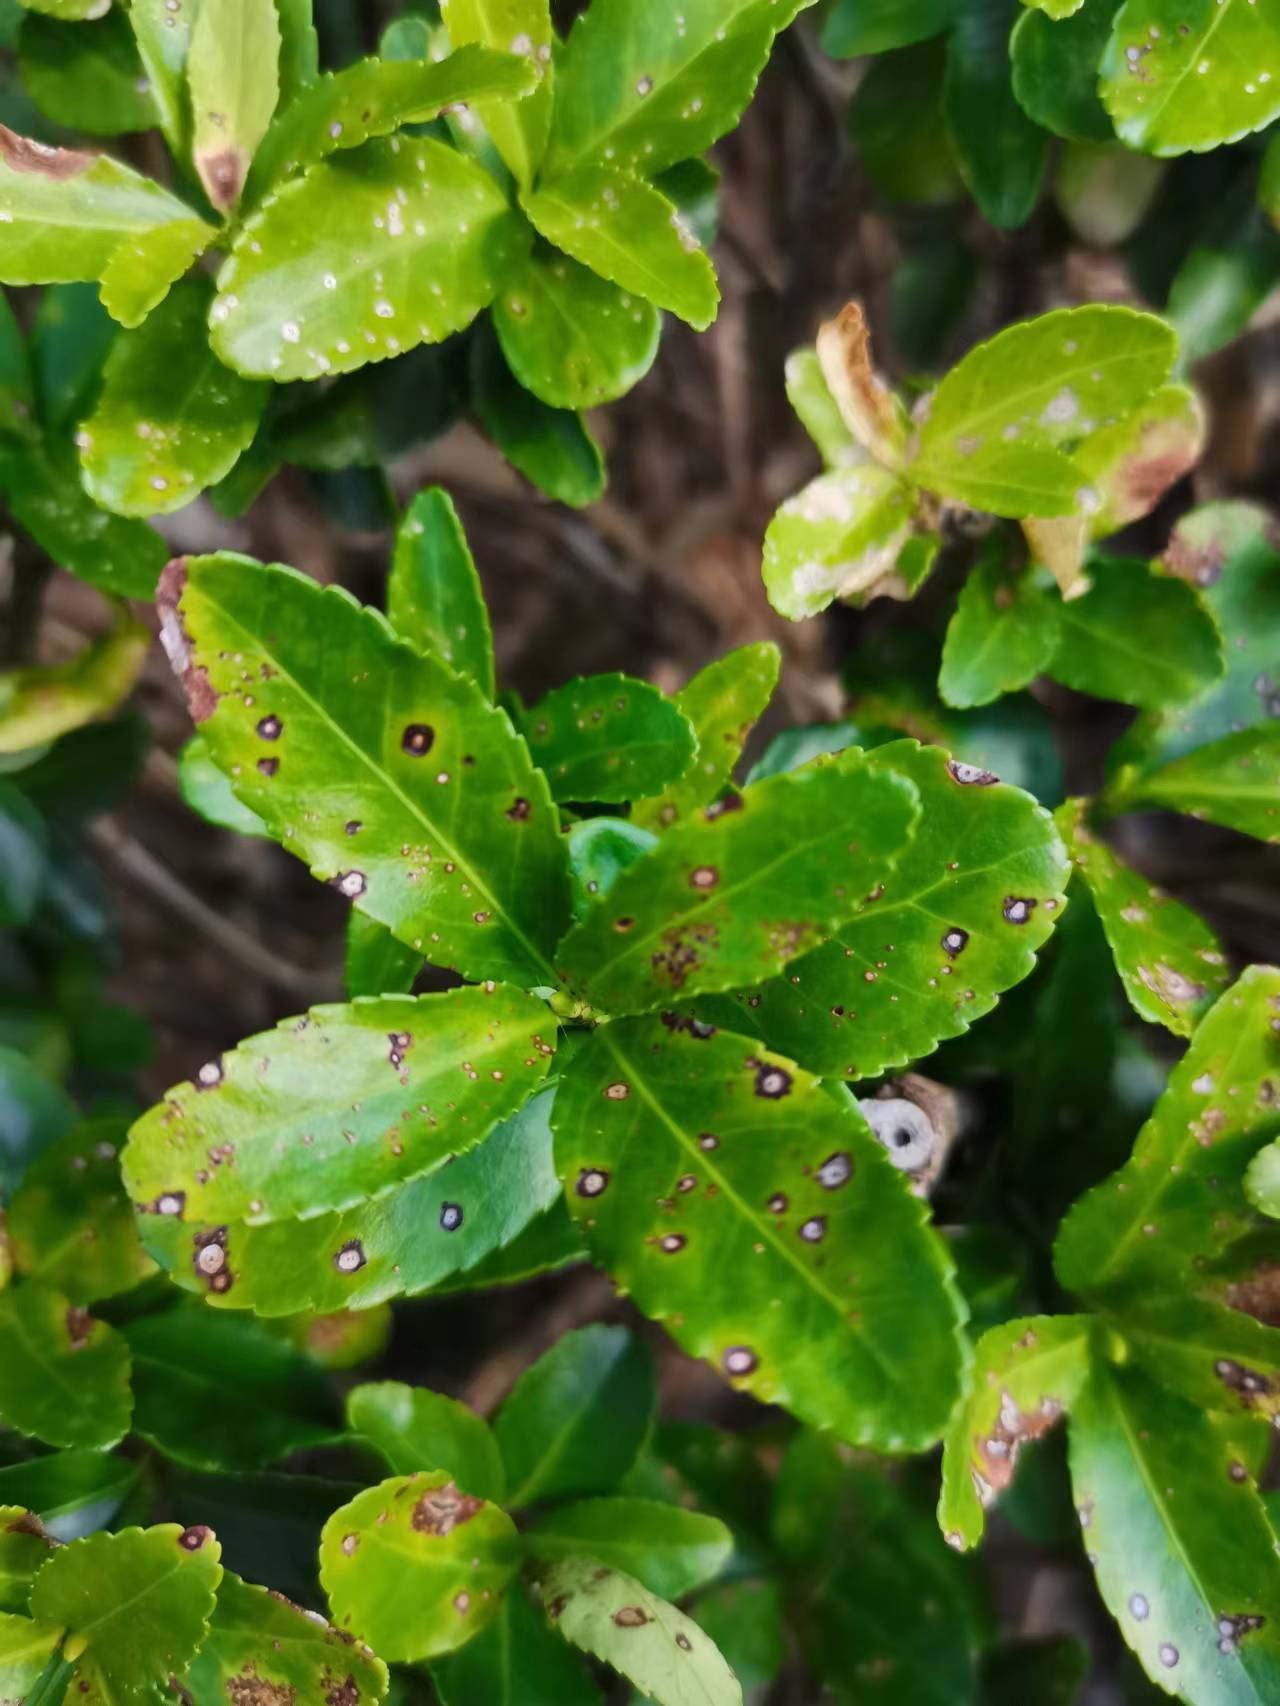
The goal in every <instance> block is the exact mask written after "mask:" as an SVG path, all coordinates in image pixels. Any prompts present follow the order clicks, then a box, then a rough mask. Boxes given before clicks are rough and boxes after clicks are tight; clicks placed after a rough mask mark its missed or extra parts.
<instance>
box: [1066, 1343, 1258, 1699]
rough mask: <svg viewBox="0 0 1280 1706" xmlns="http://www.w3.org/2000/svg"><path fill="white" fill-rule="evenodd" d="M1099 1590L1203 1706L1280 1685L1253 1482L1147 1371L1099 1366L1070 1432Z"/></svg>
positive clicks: (1155, 1662)
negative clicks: (1236, 1470)
mask: <svg viewBox="0 0 1280 1706" xmlns="http://www.w3.org/2000/svg"><path fill="white" fill-rule="evenodd" d="M1070 1453H1071V1482H1072V1489H1073V1493H1074V1498H1075V1503H1076V1507H1077V1509H1079V1510H1080V1511H1081V1512H1082V1513H1083V1515H1082V1521H1085V1522H1087V1530H1086V1534H1085V1544H1086V1545H1087V1547H1088V1549H1089V1553H1090V1556H1091V1559H1092V1561H1093V1567H1094V1574H1095V1575H1096V1577H1097V1581H1098V1588H1099V1591H1100V1592H1101V1594H1102V1598H1103V1600H1104V1602H1105V1603H1106V1606H1107V1609H1108V1611H1110V1613H1111V1615H1112V1616H1113V1617H1114V1618H1115V1619H1116V1621H1117V1622H1118V1623H1119V1625H1120V1631H1121V1634H1122V1635H1123V1636H1124V1638H1125V1640H1126V1641H1127V1642H1128V1644H1129V1646H1130V1647H1131V1648H1132V1649H1133V1651H1134V1652H1135V1653H1136V1654H1137V1655H1138V1658H1139V1659H1140V1660H1141V1661H1142V1665H1143V1668H1144V1669H1145V1670H1146V1672H1147V1674H1148V1676H1150V1677H1151V1678H1152V1680H1153V1681H1154V1682H1156V1683H1157V1684H1158V1685H1159V1686H1160V1687H1162V1688H1164V1689H1166V1690H1173V1689H1176V1690H1177V1692H1178V1693H1179V1694H1180V1695H1182V1696H1183V1697H1184V1698H1185V1699H1188V1700H1194V1701H1196V1702H1197V1706H1236V1703H1237V1702H1238V1703H1241V1706H1243V1703H1245V1702H1250V1703H1256V1706H1261V1703H1262V1702H1264V1701H1266V1700H1269V1699H1270V1698H1271V1697H1272V1695H1273V1694H1274V1693H1275V1691H1276V1688H1277V1687H1280V1631H1277V1628H1276V1619H1275V1615H1274V1607H1275V1606H1276V1604H1277V1603H1280V1558H1277V1556H1276V1549H1275V1539H1274V1535H1273V1534H1272V1531H1271V1528H1270V1525H1269V1523H1268V1521H1267V1517H1266V1512H1265V1510H1264V1509H1263V1506H1262V1503H1261V1500H1260V1499H1259V1497H1258V1494H1257V1491H1256V1490H1255V1488H1254V1487H1253V1485H1252V1483H1251V1482H1250V1481H1249V1480H1248V1479H1247V1478H1246V1479H1245V1480H1239V1479H1237V1478H1235V1477H1234V1476H1233V1475H1232V1473H1231V1465H1232V1461H1233V1459H1234V1456H1235V1453H1234V1450H1233V1448H1232V1446H1231V1444H1230V1443H1229V1441H1228V1440H1227V1439H1226V1438H1225V1437H1224V1436H1223V1435H1222V1434H1221V1433H1220V1432H1219V1431H1218V1430H1217V1429H1216V1428H1215V1427H1214V1426H1213V1424H1212V1423H1211V1421H1210V1420H1209V1418H1208V1417H1206V1416H1204V1415H1202V1414H1201V1413H1200V1412H1199V1411H1197V1410H1196V1409H1194V1408H1193V1407H1192V1406H1191V1405H1189V1404H1188V1403H1187V1402H1186V1401H1185V1400H1184V1399H1182V1398H1179V1397H1177V1396H1175V1395H1174V1394H1173V1393H1171V1392H1162V1391H1161V1390H1160V1388H1159V1387H1158V1386H1155V1385H1153V1384H1152V1383H1151V1382H1150V1381H1148V1380H1147V1379H1145V1378H1144V1377H1143V1376H1142V1375H1140V1374H1138V1373H1137V1372H1136V1371H1130V1370H1125V1369H1109V1368H1106V1367H1097V1368H1095V1369H1094V1371H1093V1374H1092V1376H1091V1378H1090V1379H1089V1380H1088V1382H1087V1383H1086V1384H1085V1386H1084V1387H1083V1388H1082V1390H1081V1391H1080V1393H1079V1395H1078V1397H1077V1399H1076V1402H1075V1408H1074V1413H1073V1415H1072V1418H1071V1427H1070Z"/></svg>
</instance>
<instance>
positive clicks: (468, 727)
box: [160, 556, 569, 985]
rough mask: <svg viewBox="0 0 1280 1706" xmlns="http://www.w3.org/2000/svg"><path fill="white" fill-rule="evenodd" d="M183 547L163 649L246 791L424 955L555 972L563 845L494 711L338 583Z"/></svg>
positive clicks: (487, 969) (486, 967)
mask: <svg viewBox="0 0 1280 1706" xmlns="http://www.w3.org/2000/svg"><path fill="white" fill-rule="evenodd" d="M181 563H185V569H184V568H183V567H182V566H181ZM181 563H180V566H179V567H178V568H177V569H175V570H171V571H168V572H167V577H166V583H165V586H164V587H163V588H162V591H161V595H160V606H161V614H162V618H163V620H164V623H165V625H166V631H167V633H168V635H169V643H170V645H171V647H172V651H171V661H172V662H173V663H174V666H175V668H176V669H177V670H178V671H179V673H180V674H181V675H182V676H183V678H184V680H185V681H186V684H187V693H188V700H189V702H190V703H191V705H192V709H193V712H194V714H195V715H196V717H197V719H198V720H199V721H200V724H201V733H202V734H203V736H204V738H205V740H206V741H207V742H208V745H209V750H210V752H211V753H212V755H213V757H214V760H215V762H216V763H217V764H218V765H219V766H220V767H221V768H222V769H223V770H225V771H226V772H227V773H228V774H229V775H230V776H231V779H232V783H233V786H234V787H235V791H236V793H237V795H238V796H239V798H240V799H241V800H242V801H243V803H244V804H245V805H247V806H249V807H250V809H251V810H253V811H255V812H257V813H258V815H259V816H260V817H261V818H262V819H263V821H264V822H265V823H266V824H267V826H268V827H269V829H270V830H271V832H272V834H273V835H275V836H276V837H277V839H280V840H282V841H283V842H284V843H285V845H286V846H287V847H288V848H289V849H290V850H291V851H296V852H297V853H298V855H299V856H300V857H302V858H304V859H306V860H307V862H308V864H309V865H310V867H311V869H312V871H313V872H314V873H315V874H316V875H317V876H321V877H324V878H326V879H328V880H330V881H332V882H333V883H334V885H335V886H336V887H337V888H338V889H339V890H340V891H341V892H342V893H343V894H345V895H347V896H349V897H350V898H352V899H354V900H357V901H358V902H359V905H360V908H361V910H362V911H364V912H367V913H368V914H369V915H370V917H372V918H376V919H377V920H378V921H379V922H380V923H382V924H385V925H387V926H388V928H389V929H391V930H392V931H393V932H394V933H395V935H396V936H397V937H399V939H400V940H401V941H403V942H405V943H406V944H407V945H408V946H410V947H412V948H414V949H416V950H417V951H418V952H420V953H424V954H429V955H430V957H431V959H432V960H433V961H434V962H435V963H436V964H438V965H448V964H452V965H453V966H455V967H457V969H459V970H460V971H462V972H463V974H464V975H466V976H468V977H472V978H506V979H511V980H513V981H516V982H519V983H522V984H544V985H546V984H554V982H555V979H554V976H553V974H552V971H551V966H550V963H549V959H548V956H547V950H548V948H549V945H550V944H551V943H552V942H554V941H555V940H556V939H557V937H558V936H559V935H560V934H561V933H562V931H563V929H564V921H565V919H566V917H567V914H568V906H569V895H568V878H567V859H566V855H565V852H564V848H563V846H562V845H561V838H560V833H559V827H558V823H557V821H556V813H555V808H554V806H553V805H552V801H551V796H550V793H549V792H548V789H547V785H546V782H545V780H544V779H543V778H542V777H541V776H540V775H539V774H538V772H537V771H536V770H534V768H533V767H532V765H531V764H530V762H529V757H528V753H527V752H526V750H525V747H524V743H523V742H522V741H520V740H519V739H518V738H517V737H516V735H515V733H514V732H513V730H512V728H511V725H510V723H509V721H508V719H507V717H506V715H505V714H504V713H503V712H501V711H498V710H495V709H494V708H493V707H492V706H490V705H488V704H486V702H485V700H484V698H483V697H482V695H481V693H480V691H479V689H478V688H477V687H475V686H474V685H473V684H472V683H470V682H468V681H464V680H462V679H461V678H459V677H457V676H455V675H454V674H453V673H452V671H450V670H449V669H447V668H446V667H445V665H443V664H441V663H439V662H437V661H436V660H435V659H434V658H425V657H420V656H418V654H416V653H415V652H414V651H412V650H411V649H410V647H408V646H406V645H404V644H403V643H399V642H397V641H396V640H394V639H393V637H392V634H391V630H390V629H389V627H388V626H387V624H386V623H385V622H384V621H383V619H382V618H381V617H380V616H378V615H377V613H376V612H374V611H372V610H362V609H361V608H360V607H359V606H357V605H356V604H355V603H354V602H353V600H352V599H351V598H350V596H349V595H348V594H347V593H345V592H343V591H341V590H340V589H338V588H335V587H329V588H321V587H319V586H317V585H316V584H315V583H314V582H313V581H310V580H308V579H307V578H306V577H305V576H304V575H300V574H298V573H296V572H295V571H293V570H291V569H285V568H280V567H274V568H263V567H261V566H260V565H257V564H253V563H250V562H247V561H245V560H243V559H236V558H232V557H229V556H222V557H205V558H194V559H183V560H181ZM319 632H322V633H324V635H325V636H326V645H325V649H324V653H323V655H320V654H318V653H317V652H316V651H315V648H314V645H313V640H314V636H315V634H316V633H319ZM334 656H340V657H341V658H342V659H343V671H342V675H341V677H339V676H337V675H335V674H334V672H333V670H332V669H331V668H330V667H329V664H328V661H327V660H328V659H329V658H331V657H334ZM236 657H239V658H240V659H241V661H240V662H236V661H235V659H236ZM246 681H247V682H248V683H249V684H250V685H249V686H246ZM369 683H372V685H371V686H370V685H369ZM250 687H251V690H250ZM468 759H471V760H472V761H473V762H471V763H468V762H467V760H468ZM335 781H336V784H337V785H336V787H335ZM318 789H319V790H323V791H324V797H326V798H328V799H330V800H331V801H332V805H331V806H329V807H328V809H325V810H322V811H317V810H316V806H317V804H318V794H317V790H318ZM317 820H318V821H317ZM404 847H407V848H408V849H409V851H408V853H404V852H402V851H401V849H402V848H404Z"/></svg>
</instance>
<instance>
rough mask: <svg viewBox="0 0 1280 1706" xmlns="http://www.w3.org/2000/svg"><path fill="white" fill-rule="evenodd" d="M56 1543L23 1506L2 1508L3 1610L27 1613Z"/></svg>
mask: <svg viewBox="0 0 1280 1706" xmlns="http://www.w3.org/2000/svg"><path fill="white" fill-rule="evenodd" d="M52 1546H53V1541H52V1540H51V1539H50V1537H49V1536H48V1535H47V1534H46V1533H45V1532H44V1529H43V1527H42V1526H41V1523H40V1520H39V1518H38V1517H37V1516H33V1515H32V1514H31V1513H30V1512H29V1511H28V1510H27V1509H26V1508H25V1507H24V1506H22V1505H0V1611H3V1612H12V1611H25V1610H26V1609H27V1599H28V1596H29V1594H30V1592H31V1583H32V1581H33V1580H34V1579H35V1577H36V1575H37V1573H38V1572H39V1570H40V1569H41V1567H42V1566H43V1565H44V1564H45V1563H46V1562H47V1560H48V1557H49V1552H50V1549H51V1548H52Z"/></svg>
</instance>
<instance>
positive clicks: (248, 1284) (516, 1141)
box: [143, 1092, 560, 1316]
mask: <svg viewBox="0 0 1280 1706" xmlns="http://www.w3.org/2000/svg"><path fill="white" fill-rule="evenodd" d="M550 1099H551V1098H550V1092H544V1093H543V1094H542V1095H539V1096H535V1097H534V1098H533V1100H532V1101H530V1102H527V1103H526V1104H525V1106H524V1107H523V1108H522V1109H521V1110H520V1112H519V1113H517V1114H515V1115H513V1116H512V1117H511V1118H510V1119H508V1120H505V1121H504V1122H503V1123H502V1124H501V1125H500V1126H499V1127H498V1129H497V1130H496V1131H495V1132H493V1134H492V1135H491V1136H490V1137H488V1138H486V1139H485V1141H484V1142H483V1143H481V1144H479V1145H478V1146H477V1147H476V1148H474V1149H471V1150H468V1151H467V1152H466V1153H465V1154H463V1155H460V1156H459V1157H458V1159H457V1160H456V1161H455V1162H453V1163H452V1164H451V1165H450V1167H449V1171H448V1174H447V1175H438V1176H430V1175H429V1176H427V1177H426V1178H422V1179H416V1180H411V1181H410V1182H409V1183H408V1184H407V1185H401V1186H399V1187H398V1188H397V1189H395V1190H393V1191H389V1192H387V1193H386V1194H385V1195H383V1196H381V1197H376V1198H374V1199H373V1200H372V1201H371V1202H366V1203H361V1204H360V1205H359V1206H358V1207H356V1208H353V1209H348V1210H347V1211H346V1212H345V1213H344V1214H340V1215H339V1214H323V1215H318V1216H316V1217H315V1218H314V1219H310V1220H305V1221H280V1222H277V1223H276V1224H274V1225H271V1226H241V1225H233V1226H230V1227H228V1228H227V1229H226V1240H227V1242H226V1246H225V1248H226V1252H227V1270H228V1271H230V1272H231V1273H232V1274H233V1275H234V1282H235V1283H234V1284H233V1286H232V1287H231V1289H230V1290H229V1291H223V1292H211V1293H209V1294H208V1295H209V1298H210V1300H211V1301H212V1302H214V1303H217V1304H222V1303H225V1304H226V1305H228V1306H229V1307H231V1308H233V1309H254V1310H256V1311H257V1312H258V1313H259V1314H261V1315H272V1316H278V1315H292V1314H296V1313H297V1312H298V1311H299V1310H302V1309H318V1310H323V1311H331V1310H335V1309H347V1308H350V1309H369V1308H372V1307H373V1305H374V1304H377V1303H381V1302H383V1301H385V1300H386V1299H387V1298H389V1297H396V1296H399V1295H401V1294H404V1295H409V1296H412V1295H414V1294H416V1293H418V1292H423V1291H429V1290H431V1289H432V1288H433V1287H436V1286H438V1285H439V1284H440V1282H441V1281H442V1280H446V1279H448V1278H450V1277H451V1276H453V1275H456V1274H458V1273H460V1272H464V1271H465V1270H467V1269H469V1268H472V1267H474V1266H475V1265H476V1264H477V1263H479V1262H481V1261H483V1260H484V1259H485V1258H486V1257H488V1256H491V1255H492V1254H493V1253H494V1252H495V1251H501V1250H504V1249H506V1248H507V1246H513V1247H514V1245H513V1241H514V1240H517V1239H518V1238H519V1236H520V1234H521V1233H523V1232H524V1230H525V1228H526V1227H530V1226H531V1225H532V1224H534V1223H535V1221H536V1218H537V1217H538V1216H540V1215H542V1214H543V1213H545V1211H546V1210H548V1209H549V1208H550V1207H551V1206H552V1204H554V1203H555V1202H556V1201H557V1200H558V1199H559V1197H560V1183H559V1180H558V1179H557V1178H556V1174H555V1168H554V1166H553V1165H552V1157H551V1131H550V1127H549V1126H548V1124H547V1113H548V1107H549V1104H550ZM214 1230H216V1229H215V1228H214V1227H212V1226H197V1227H192V1226H190V1223H189V1222H180V1221H178V1220H177V1219H176V1217H172V1216H164V1215H156V1216H153V1217H150V1218H149V1221H147V1222H144V1223H143V1231H144V1234H145V1237H146V1241H147V1245H148V1248H150V1249H151V1250H152V1252H153V1254H155V1255H156V1256H157V1258H158V1259H159V1260H161V1261H163V1262H164V1264H165V1266H166V1267H169V1268H170V1269H171V1271H174V1273H175V1277H178V1276H179V1275H180V1276H181V1278H182V1279H183V1280H185V1282H186V1284H187V1286H188V1288H189V1289H190V1290H198V1291H202V1292H203V1291H206V1289H207V1284H208V1282H207V1280H206V1279H205V1278H204V1277H203V1276H202V1275H199V1274H197V1273H196V1272H195V1270H194V1267H193V1264H192V1262H191V1255H190V1252H191V1250H192V1248H193V1242H192V1241H193V1240H195V1239H196V1238H198V1237H202V1236H204V1235H205V1234H207V1233H209V1232H212V1231H214Z"/></svg>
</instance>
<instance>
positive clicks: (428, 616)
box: [387, 486, 494, 699]
mask: <svg viewBox="0 0 1280 1706" xmlns="http://www.w3.org/2000/svg"><path fill="white" fill-rule="evenodd" d="M387 615H388V617H389V618H390V621H391V626H392V627H393V628H394V629H395V631H396V633H397V634H398V635H399V636H400V638H401V639H402V640H407V641H408V642H409V644H410V645H411V646H416V647H417V648H418V650H419V651H425V652H434V653H435V654H436V655H437V656H439V657H441V658H443V659H444V661H445V663H447V664H448V665H449V667H450V668H451V669H453V670H455V671H456V672H457V673H458V674H459V675H465V676H469V677H470V678H471V680H472V681H474V682H475V684H476V686H477V687H478V688H479V689H480V691H481V692H482V693H483V694H484V696H485V698H486V699H492V698H493V691H494V678H493V634H492V633H491V631H490V628H489V612H488V609H487V607H486V605H485V601H484V593H483V591H482V589H481V586H480V577H479V576H478V575H477V574H476V566H475V564H474V562H473V561H472V559H471V552H470V551H469V549H468V548H467V540H466V535H465V534H464V533H463V531H462V523H461V522H460V521H459V520H458V512H457V510H455V509H454V507H453V500H452V499H451V498H450V496H449V494H448V493H447V492H446V491H444V490H443V489H442V488H441V487H440V486H429V487H427V489H426V490H425V491H421V492H419V493H418V494H417V496H416V497H415V498H414V500H413V502H412V503H411V504H410V505H409V508H408V510H407V511H406V512H405V517H404V520H403V521H402V522H401V523H400V526H399V528H398V530H397V532H396V543H395V550H394V553H393V556H392V559H391V574H390V577H389V579H388V581H387Z"/></svg>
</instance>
